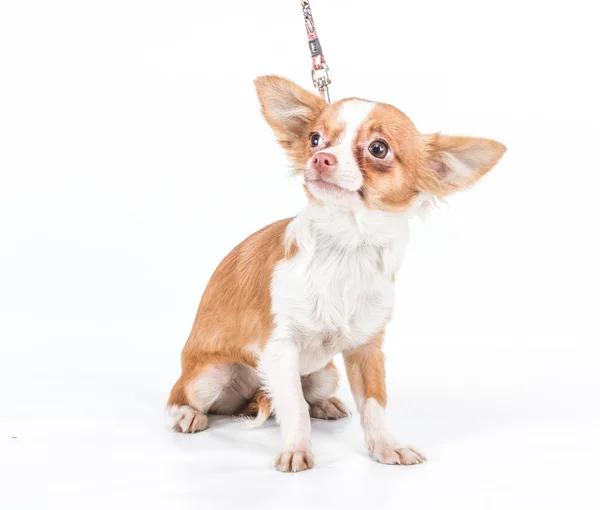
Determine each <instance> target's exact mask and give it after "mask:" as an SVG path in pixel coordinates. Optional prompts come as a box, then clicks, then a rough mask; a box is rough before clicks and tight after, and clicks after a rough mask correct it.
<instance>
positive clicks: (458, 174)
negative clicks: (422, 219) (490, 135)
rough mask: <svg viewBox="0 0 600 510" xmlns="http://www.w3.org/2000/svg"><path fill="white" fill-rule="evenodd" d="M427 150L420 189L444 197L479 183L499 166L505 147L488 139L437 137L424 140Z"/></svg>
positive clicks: (420, 179)
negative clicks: (478, 181)
mask: <svg viewBox="0 0 600 510" xmlns="http://www.w3.org/2000/svg"><path fill="white" fill-rule="evenodd" d="M425 150H426V158H425V164H424V165H423V167H422V168H421V170H420V172H419V179H418V181H419V182H418V187H419V188H420V190H421V191H426V192H429V193H432V194H434V195H436V196H439V197H444V196H447V195H450V194H451V193H454V192H455V191H458V190H461V189H464V188H466V187H469V186H471V185H472V184H474V183H475V182H476V181H477V180H479V178H480V177H482V176H483V175H485V174H486V173H487V172H488V171H489V170H491V168H492V167H493V166H494V165H495V164H496V163H498V161H499V160H500V158H501V157H502V155H503V154H504V152H505V151H506V147H505V146H504V145H502V144H501V143H500V142H496V141H494V140H488V139H487V138H468V137H463V136H444V135H439V134H435V135H427V136H425Z"/></svg>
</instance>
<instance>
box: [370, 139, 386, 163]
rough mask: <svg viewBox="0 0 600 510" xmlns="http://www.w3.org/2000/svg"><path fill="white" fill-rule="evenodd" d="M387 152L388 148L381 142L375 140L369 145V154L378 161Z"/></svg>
mask: <svg viewBox="0 0 600 510" xmlns="http://www.w3.org/2000/svg"><path fill="white" fill-rule="evenodd" d="M388 151H389V148H388V146H387V144H386V143H385V142H384V141H382V140H375V141H374V142H373V143H372V144H371V145H369V152H370V153H371V154H373V156H375V157H376V158H379V159H382V158H385V157H386V156H387V153H388Z"/></svg>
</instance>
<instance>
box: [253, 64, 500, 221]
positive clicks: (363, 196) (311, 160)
mask: <svg viewBox="0 0 600 510" xmlns="http://www.w3.org/2000/svg"><path fill="white" fill-rule="evenodd" d="M255 85H256V89H257V92H258V97H259V99H260V103H261V105H262V111H263V114H264V116H265V118H266V120H267V122H268V123H269V125H270V126H271V128H272V129H273V131H274V132H275V135H276V136H277V139H278V141H279V143H280V144H281V145H282V146H283V148H284V149H285V150H286V152H287V154H288V156H289V157H290V159H291V161H292V164H293V168H294V171H295V172H296V173H298V174H301V175H303V176H304V179H305V189H306V192H307V194H308V197H309V199H310V200H313V201H317V202H320V203H334V204H338V205H346V206H349V207H357V206H360V205H361V204H362V205H364V206H365V207H367V208H370V209H379V210H385V211H390V212H400V211H403V210H406V209H407V208H408V207H409V206H410V205H411V204H413V203H414V201H415V199H416V198H417V197H418V196H419V195H423V194H425V195H427V196H430V197H432V196H433V197H440V198H442V197H445V196H447V195H450V194H451V193H453V192H455V191H457V190H460V189H463V188H465V187H468V186H470V185H471V184H473V183H474V182H476V181H477V180H478V179H479V178H480V177H481V176H483V175H484V174H485V173H487V172H488V171H489V170H490V169H491V168H492V167H493V166H494V165H495V164H496V163H497V162H498V160H499V159H500V157H501V156H502V154H504V151H505V150H506V148H505V147H504V145H502V144H501V143H499V142H496V141H494V140H488V139H485V138H468V137H455V136H444V135H439V134H434V135H424V134H421V133H420V132H419V131H418V130H417V128H416V127H415V126H414V124H413V123H412V122H411V120H410V119H409V118H408V117H407V116H406V115H405V114H404V113H402V112H401V111H400V110H398V109H397V108H395V107H393V106H390V105H388V104H383V103H376V102H372V101H365V100H363V99H356V98H350V99H343V100H341V101H337V102H335V103H333V104H327V103H326V102H325V101H324V100H323V99H321V98H320V97H319V96H317V95H315V94H313V93H311V92H309V91H307V90H305V89H303V88H301V87H299V86H298V85H296V84H295V83H293V82H291V81H289V80H286V79H284V78H280V77H277V76H262V77H260V78H257V79H256V80H255Z"/></svg>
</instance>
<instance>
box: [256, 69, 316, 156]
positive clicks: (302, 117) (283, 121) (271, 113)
mask: <svg viewBox="0 0 600 510" xmlns="http://www.w3.org/2000/svg"><path fill="white" fill-rule="evenodd" d="M254 85H255V86H256V92H257V93H258V99H259V101H260V104H261V107H262V113H263V115H264V117H265V119H266V120H267V122H268V123H269V126H271V128H272V129H273V131H274V132H275V136H277V140H278V141H279V143H280V144H281V145H282V146H283V148H284V149H286V151H288V152H289V151H292V152H295V149H297V147H296V146H297V144H298V142H300V141H302V142H305V141H306V140H307V139H308V135H309V130H310V126H311V124H312V123H313V122H314V121H315V120H316V119H317V117H318V116H319V115H320V114H321V112H322V111H323V108H324V107H325V104H326V103H325V101H324V100H323V99H322V98H320V97H319V96H317V95H316V94H313V93H312V92H309V91H308V90H305V89H303V88H302V87H300V86H298V85H296V84H295V83H293V82H291V81H290V80H286V79H285V78H280V77H279V76H260V77H259V78H256V80H254ZM305 139H306V140H305ZM306 144H308V142H306ZM290 155H291V156H292V157H293V156H294V154H290Z"/></svg>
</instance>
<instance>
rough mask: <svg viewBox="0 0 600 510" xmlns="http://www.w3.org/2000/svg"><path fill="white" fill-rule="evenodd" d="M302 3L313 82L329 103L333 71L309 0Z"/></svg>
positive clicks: (303, 0) (301, 1) (301, 0)
mask: <svg viewBox="0 0 600 510" xmlns="http://www.w3.org/2000/svg"><path fill="white" fill-rule="evenodd" d="M300 3H301V4H302V12H303V14H304V25H305V26H306V35H307V36H308V47H309V48H310V56H311V57H312V67H313V68H312V82H313V85H314V86H315V88H316V89H317V90H318V91H319V93H320V94H321V97H322V98H323V99H325V101H327V102H328V103H331V100H330V99H329V84H330V83H331V73H330V72H329V67H328V66H327V64H326V63H325V57H324V56H323V48H321V43H320V41H319V38H318V37H317V30H316V29H315V22H314V21H313V17H312V12H311V10H310V4H309V3H308V0H300Z"/></svg>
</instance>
